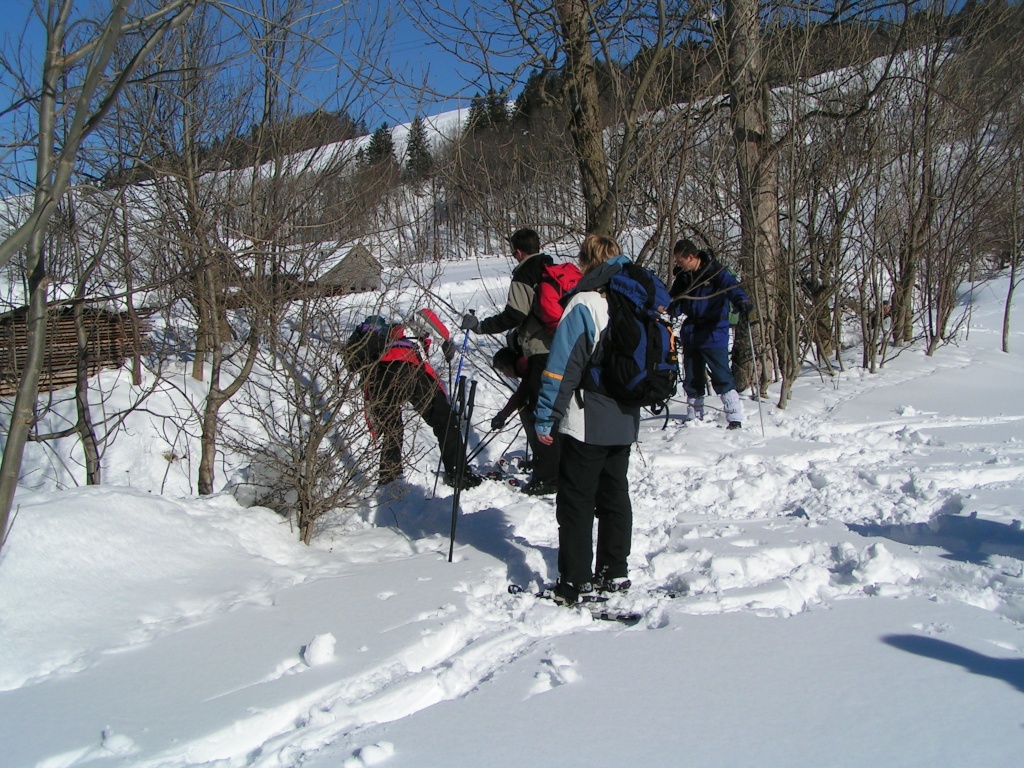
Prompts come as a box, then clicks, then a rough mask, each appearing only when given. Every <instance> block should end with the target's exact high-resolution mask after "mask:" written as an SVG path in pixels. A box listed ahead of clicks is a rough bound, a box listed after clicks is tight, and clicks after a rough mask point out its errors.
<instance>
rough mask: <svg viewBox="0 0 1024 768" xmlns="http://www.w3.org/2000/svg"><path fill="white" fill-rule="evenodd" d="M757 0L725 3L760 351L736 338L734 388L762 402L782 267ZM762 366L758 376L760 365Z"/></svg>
mask: <svg viewBox="0 0 1024 768" xmlns="http://www.w3.org/2000/svg"><path fill="white" fill-rule="evenodd" d="M757 10H758V4H757V2H756V0H730V1H729V2H727V3H726V18H725V32H726V34H727V35H728V43H729V45H728V51H729V65H728V69H729V88H730V99H731V100H730V118H731V121H732V131H733V145H734V146H735V149H736V170H737V177H738V181H739V197H740V199H739V209H740V229H741V245H740V267H741V270H742V272H743V280H744V285H745V286H746V287H747V291H748V293H749V294H750V298H751V300H752V301H753V302H754V307H755V313H754V318H753V319H754V320H755V322H756V324H755V325H754V330H756V336H757V338H756V339H755V342H754V343H755V346H757V347H758V349H756V350H750V349H749V347H750V342H749V335H748V334H744V333H740V334H737V339H736V344H735V345H734V350H733V359H734V361H736V362H737V363H739V364H737V365H736V366H735V368H736V371H735V373H736V388H737V389H738V390H742V389H746V388H748V387H754V388H756V390H757V395H758V396H761V397H763V396H764V395H765V394H766V391H767V386H768V384H769V383H770V382H771V375H770V373H769V370H770V365H769V361H770V358H771V355H770V353H769V350H768V346H769V343H772V342H774V341H775V339H773V338H772V336H771V334H770V328H771V326H772V324H773V321H774V318H775V315H776V312H777V310H776V308H775V302H776V301H777V300H778V299H777V296H778V291H777V290H772V288H771V285H772V281H773V276H774V275H775V273H776V265H777V263H778V254H779V244H780V242H781V237H780V234H779V205H778V199H777V197H776V189H777V174H778V171H777V166H776V163H775V160H774V158H773V153H772V147H771V136H770V133H769V127H768V120H767V107H768V93H767V88H766V86H765V83H764V82H763V80H762V74H763V73H762V63H761V41H760V31H759V29H758V17H757ZM758 362H759V364H760V373H759V372H758V370H757V363H758Z"/></svg>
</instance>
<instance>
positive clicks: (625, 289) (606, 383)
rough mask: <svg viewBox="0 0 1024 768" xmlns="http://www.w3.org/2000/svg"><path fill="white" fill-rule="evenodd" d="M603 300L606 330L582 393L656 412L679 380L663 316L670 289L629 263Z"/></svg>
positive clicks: (669, 329) (672, 342) (672, 339)
mask: <svg viewBox="0 0 1024 768" xmlns="http://www.w3.org/2000/svg"><path fill="white" fill-rule="evenodd" d="M605 295H606V297H607V299H608V328H607V330H606V331H605V333H604V335H603V336H602V337H601V342H600V347H601V349H599V350H597V362H592V363H591V364H590V366H589V369H588V371H587V374H586V375H585V377H584V388H585V389H590V390H593V391H597V392H601V393H603V394H606V395H608V396H609V397H611V398H613V399H615V400H616V401H618V402H619V403H621V404H622V405H628V406H639V407H643V408H651V409H653V410H655V412H658V411H660V410H661V408H662V407H663V406H664V405H665V404H666V403H667V402H668V400H670V399H671V398H672V396H673V395H675V393H676V382H677V380H678V378H679V357H678V354H677V352H676V338H675V333H674V331H673V330H672V325H671V323H670V322H669V321H668V320H667V319H665V318H664V317H663V312H664V311H665V308H666V307H668V303H669V295H668V289H667V288H666V287H665V284H664V283H663V282H662V281H661V279H660V278H658V276H657V275H655V274H654V273H653V272H651V271H650V270H648V269H644V268H643V267H640V266H637V265H636V264H633V263H627V264H624V265H623V267H622V269H621V270H620V271H619V272H617V273H616V274H614V275H613V276H612V278H611V280H609V282H608V286H607V289H606V291H605Z"/></svg>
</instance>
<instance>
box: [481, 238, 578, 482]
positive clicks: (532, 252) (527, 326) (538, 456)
mask: <svg viewBox="0 0 1024 768" xmlns="http://www.w3.org/2000/svg"><path fill="white" fill-rule="evenodd" d="M508 242H509V245H510V246H511V247H512V257H513V258H514V259H515V260H516V262H517V266H516V268H515V269H514V270H512V283H511V285H510V286H509V289H508V299H507V300H506V303H505V308H504V309H503V310H502V311H501V312H499V313H498V314H496V315H493V316H492V317H488V318H484V319H483V320H481V319H479V318H478V317H477V316H476V315H474V314H473V313H472V312H467V313H466V314H465V315H464V316H463V318H462V326H461V328H462V330H464V331H473V332H474V333H481V334H486V335H490V334H495V333H505V332H506V331H510V330H513V329H515V330H516V333H517V336H518V342H519V345H520V347H521V348H522V350H523V354H524V355H526V376H525V378H524V381H525V382H526V407H527V408H529V409H531V410H532V409H533V408H534V407H535V406H536V404H537V395H538V393H539V392H540V385H541V374H542V373H543V372H544V366H545V364H546V363H547V359H548V351H549V350H550V346H551V333H550V332H549V331H548V330H547V329H546V328H545V327H544V323H543V322H542V320H541V319H540V316H539V315H538V314H537V311H536V307H535V304H536V302H535V297H536V294H537V286H538V285H539V283H540V281H541V277H542V275H543V273H544V268H545V266H550V265H551V264H553V263H554V259H553V258H551V256H549V255H548V254H546V253H542V252H541V250H540V236H539V235H538V234H537V233H536V232H535V231H533V230H532V229H517V230H516V231H515V232H513V233H512V236H511V237H510V238H509V239H508ZM560 445H561V440H560V439H558V437H557V435H556V436H554V439H552V440H551V442H549V443H548V444H536V445H535V446H534V448H535V456H534V463H533V474H532V476H531V477H530V482H529V483H528V484H527V485H526V487H525V488H523V493H526V494H530V495H536V496H540V495H544V494H549V493H554V492H555V491H556V490H557V488H558V453H559V449H560Z"/></svg>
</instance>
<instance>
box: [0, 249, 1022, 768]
mask: <svg viewBox="0 0 1024 768" xmlns="http://www.w3.org/2000/svg"><path fill="white" fill-rule="evenodd" d="M505 269H506V268H505V266H504V262H503V261H502V260H500V259H495V260H492V261H490V262H476V263H472V262H461V263H452V264H450V265H449V266H447V267H446V271H445V273H444V276H443V279H442V282H441V284H440V286H439V287H440V294H441V297H442V299H443V300H444V301H446V302H448V303H449V304H450V306H451V307H454V308H456V309H461V308H464V307H470V306H475V307H477V308H478V310H479V311H480V312H481V313H482V314H484V313H486V312H488V311H489V310H490V308H491V307H493V306H496V305H497V303H498V302H499V301H500V299H501V286H504V285H505V281H506V280H507V272H506V271H503V270H505ZM1005 288H1006V285H1005V280H1003V281H996V282H994V283H991V284H988V285H984V286H979V287H978V288H977V290H975V291H974V292H972V293H965V298H964V305H965V307H966V306H967V304H968V303H970V304H971V308H972V319H971V328H970V334H969V336H968V337H966V338H963V339H961V340H960V341H959V343H958V344H957V345H956V346H950V347H946V348H943V349H942V350H940V352H939V353H938V354H936V355H935V356H933V357H926V356H924V355H923V353H922V352H921V351H920V350H918V349H913V348H912V349H907V350H905V351H903V352H902V354H900V355H899V357H898V358H896V359H895V360H892V361H891V362H889V363H888V364H887V365H886V366H885V367H884V368H883V369H882V370H881V371H880V372H879V373H878V374H875V375H870V374H868V373H865V372H864V371H862V370H860V369H858V368H856V367H855V365H851V366H850V367H849V368H848V369H847V370H846V371H844V372H842V373H839V374H838V375H836V376H835V377H833V378H831V379H822V378H820V377H818V376H817V375H813V374H808V375H805V376H803V377H802V378H801V379H800V380H799V381H798V382H797V385H796V388H797V391H796V393H795V394H794V397H793V400H792V405H791V406H790V408H789V409H788V410H786V411H778V410H777V409H776V408H774V406H773V405H772V404H771V402H763V403H761V405H760V410H761V413H760V414H759V410H758V405H757V404H756V403H753V402H751V401H749V400H747V401H745V403H744V406H745V408H746V410H747V422H746V425H745V428H744V429H743V430H742V431H738V432H733V431H726V430H725V429H723V428H722V427H723V426H724V420H723V418H722V417H721V415H720V414H713V415H712V416H711V417H710V418H709V420H708V421H707V422H705V423H703V424H700V425H696V426H693V425H690V426H687V425H684V424H683V423H682V422H681V421H680V420H679V418H678V414H676V415H673V416H670V418H669V419H668V421H667V423H666V421H665V419H664V417H659V418H654V417H651V418H648V419H645V421H644V423H643V426H642V432H641V438H640V442H639V444H638V445H637V446H636V448H635V450H634V454H633V460H632V466H631V472H630V480H631V487H632V494H633V501H634V508H635V532H634V537H633V552H632V556H631V558H630V564H631V569H632V576H633V580H634V583H635V585H636V586H635V588H634V590H633V591H632V592H631V593H629V594H628V595H626V596H624V597H621V598H616V600H617V601H618V602H619V603H620V604H621V605H622V606H623V607H628V608H630V609H632V610H637V611H640V612H642V613H643V616H644V618H643V620H642V621H641V622H640V624H638V625H637V626H635V627H630V628H626V627H623V626H622V625H619V624H615V623H609V622H602V621H595V620H594V619H593V618H592V617H591V615H590V614H589V613H587V612H585V610H584V609H566V608H560V607H557V606H555V605H553V604H551V603H548V602H545V601H539V600H536V599H534V598H533V597H531V596H529V595H526V596H513V595H510V594H508V593H507V590H506V587H507V585H508V584H509V583H510V582H516V583H522V584H534V585H536V584H540V583H542V582H545V581H548V580H551V579H553V578H554V577H555V575H556V568H555V556H556V548H557V536H556V525H555V520H554V504H553V499H552V498H531V497H526V496H522V495H520V494H519V493H518V492H517V491H516V490H514V489H513V488H510V487H508V486H504V485H500V484H498V483H485V484H484V485H482V486H481V487H479V488H476V489H472V490H469V491H466V492H464V493H463V494H462V504H461V513H460V517H459V524H458V535H457V540H456V547H455V562H453V563H448V562H447V551H448V533H449V527H450V521H451V513H452V497H451V495H450V491H449V489H447V488H445V487H444V486H439V487H438V490H437V493H436V495H435V494H434V492H433V487H434V477H433V469H434V468H435V467H436V466H437V453H436V448H435V447H434V446H433V444H432V442H431V438H430V436H429V434H426V435H425V436H421V437H420V438H419V444H420V445H421V446H423V447H424V448H426V449H427V450H426V453H425V455H424V456H423V458H422V460H421V462H420V464H419V469H420V471H419V472H417V473H414V474H412V475H411V476H409V477H407V479H406V482H405V483H404V485H402V486H401V487H396V486H391V487H389V488H388V489H387V491H386V492H384V493H382V494H381V495H380V496H379V497H378V498H376V499H374V500H373V501H372V503H370V504H368V505H367V506H365V507H362V508H360V509H357V510H354V511H350V512H346V513H339V514H338V515H337V516H336V517H334V518H332V519H331V520H330V521H329V524H328V525H327V526H326V528H325V529H324V530H323V531H321V533H320V535H319V536H318V538H317V539H315V540H314V545H313V546H312V547H304V546H302V545H301V544H299V543H298V542H297V541H296V536H295V532H294V531H292V530H290V529H289V526H288V524H287V522H285V521H283V520H282V519H281V518H280V517H279V516H278V515H276V514H275V513H273V512H272V511H270V510H266V509H261V508H255V507H251V508H244V507H243V506H241V505H240V504H239V503H238V501H236V499H235V498H233V497H232V496H231V495H229V494H228V493H223V494H220V495H215V496H212V497H206V498H196V497H194V496H191V495H189V494H188V492H187V485H186V484H182V483H178V482H176V481H175V482H171V483H170V484H169V485H170V487H169V488H168V476H167V472H168V467H167V463H168V462H167V459H163V463H162V464H161V462H160V460H158V458H159V455H160V454H159V452H160V450H161V448H160V444H159V441H158V440H156V439H155V438H154V435H153V431H152V428H149V429H146V428H143V426H142V425H141V422H140V423H139V426H138V428H137V429H133V430H131V433H130V435H129V434H126V435H125V436H124V437H123V438H121V439H119V441H118V442H117V443H116V444H115V446H114V447H113V448H112V449H111V450H112V451H114V452H115V453H114V454H113V455H112V456H111V457H110V460H111V461H112V462H113V463H115V464H117V465H118V466H120V465H123V466H126V467H128V468H130V470H131V472H130V473H128V476H127V477H126V478H125V479H124V481H123V482H122V481H119V482H118V485H116V486H115V485H108V486H103V487H93V488H57V487H54V486H53V485H52V484H47V483H38V484H36V485H32V477H33V475H34V474H35V475H41V474H44V473H43V472H42V467H41V466H36V467H34V466H33V465H31V464H29V465H27V466H26V472H25V476H26V478H27V481H28V482H27V484H26V486H25V487H24V488H23V489H22V491H21V493H20V494H19V496H18V498H17V509H18V513H17V517H16V518H15V521H14V525H13V529H12V531H11V535H10V539H9V541H8V543H7V546H6V548H5V549H4V551H3V555H2V559H0V711H2V712H3V715H2V717H0V743H2V744H3V748H2V754H3V759H2V760H0V762H2V763H3V765H5V766H11V768H21V767H22V766H45V768H59V767H63V766H78V765H87V764H88V765H92V766H115V765H117V766H199V765H203V766H300V765H301V766H304V767H306V768H327V767H328V766H332V767H337V766H346V768H357V767H359V766H371V765H386V766H389V767H394V768H398V766H459V767H460V768H461V767H467V766H478V765H488V766H521V765H532V766H577V765H579V766H583V765H586V766H634V765H642V766H666V767H667V766H673V767H677V766H699V767H700V768H709V767H717V766H721V767H722V768H726V767H729V768H734V767H735V766H760V767H765V766H768V767H773V766H851V767H852V766H928V768H935V767H936V766H968V765H1016V764H1018V763H1019V761H1020V754H1021V748H1022V745H1024V737H1022V730H1021V725H1022V722H1024V715H1022V712H1024V707H1022V705H1024V561H1022V559H1021V557H1022V552H1024V534H1022V532H1021V521H1022V520H1024V508H1022V502H1021V499H1022V498H1024V494H1022V489H1024V443H1022V440H1024V429H1022V423H1024V401H1022V399H1021V398H1020V396H1019V392H1020V381H1021V380H1022V378H1024V355H1022V353H1021V349H1024V330H1022V326H1021V324H1020V322H1019V321H1017V320H1015V330H1014V333H1013V336H1012V339H1011V345H1012V346H1011V349H1012V350H1013V351H1012V352H1011V354H1002V353H1000V352H999V351H998V347H999V328H1000V322H1001V311H1002V301H1003V298H1004V297H1005ZM474 342H475V343H474V344H472V345H470V353H469V355H468V357H467V359H466V371H467V372H468V373H469V374H470V375H471V376H475V377H477V378H478V379H479V381H480V388H479V389H478V394H477V409H476V415H477V419H476V421H477V424H476V432H475V434H474V437H473V443H474V444H477V443H478V442H479V441H481V440H484V439H486V438H487V434H486V432H485V431H484V430H485V429H486V424H487V423H488V422H489V420H490V417H491V415H492V414H493V413H494V412H495V411H496V410H497V409H498V408H499V407H500V406H501V405H502V404H503V403H504V401H505V398H506V397H507V394H508V390H507V389H505V388H503V387H501V386H500V385H499V384H498V383H497V382H496V381H495V380H494V378H493V375H492V374H489V372H486V370H485V367H486V362H487V360H489V357H490V352H491V351H492V350H493V349H494V348H495V346H494V345H496V344H497V343H498V341H497V340H496V339H489V338H485V337H484V338H479V339H475V340H474ZM849 354H850V355H851V360H853V361H856V360H858V359H859V352H858V351H857V350H849ZM676 410H677V411H681V410H682V409H681V408H677V409H676ZM762 418H763V424H764V427H763V429H764V432H763V434H762V427H761V420H762ZM410 421H411V422H415V420H414V419H410ZM523 448H524V440H523V438H522V435H521V433H520V434H516V430H515V425H514V424H513V425H510V426H509V427H508V428H507V429H506V431H505V432H503V433H501V434H500V435H498V436H497V437H495V438H494V439H492V440H491V442H489V443H488V444H487V446H486V447H485V448H484V449H483V451H482V453H481V455H480V458H481V461H493V460H496V459H497V458H498V457H500V456H501V455H503V454H522V451H523ZM33 455H34V456H36V457H39V456H42V454H33ZM64 458H65V460H68V461H70V460H71V457H64ZM49 460H50V461H53V460H54V458H53V457H52V456H51V458H50V459H49ZM33 461H42V459H41V458H36V459H33ZM34 470H37V471H34ZM161 488H164V491H165V492H164V495H160V493H159V491H160V489H161Z"/></svg>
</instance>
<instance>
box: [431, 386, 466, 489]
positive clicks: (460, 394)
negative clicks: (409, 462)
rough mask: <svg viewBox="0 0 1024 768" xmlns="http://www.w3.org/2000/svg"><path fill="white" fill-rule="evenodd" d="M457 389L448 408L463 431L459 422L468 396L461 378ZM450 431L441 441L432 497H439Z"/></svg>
mask: <svg viewBox="0 0 1024 768" xmlns="http://www.w3.org/2000/svg"><path fill="white" fill-rule="evenodd" d="M455 389H456V390H457V394H456V393H454V392H453V394H452V396H451V399H450V400H449V402H448V408H449V410H450V411H451V416H452V418H454V419H455V428H456V429H458V430H460V431H461V429H462V423H461V422H460V421H459V418H460V414H459V411H460V410H461V408H462V403H463V400H464V397H465V394H466V381H465V379H463V378H462V377H461V376H460V377H459V378H458V379H456V380H455ZM450 431H451V430H450V429H446V430H445V431H444V437H443V438H442V440H441V455H440V456H438V457H437V469H436V470H435V471H434V490H433V492H432V493H431V495H430V497H431V498H433V497H434V496H437V480H438V478H439V477H441V463H442V462H443V461H444V451H445V448H447V447H448V433H449V432H450Z"/></svg>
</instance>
